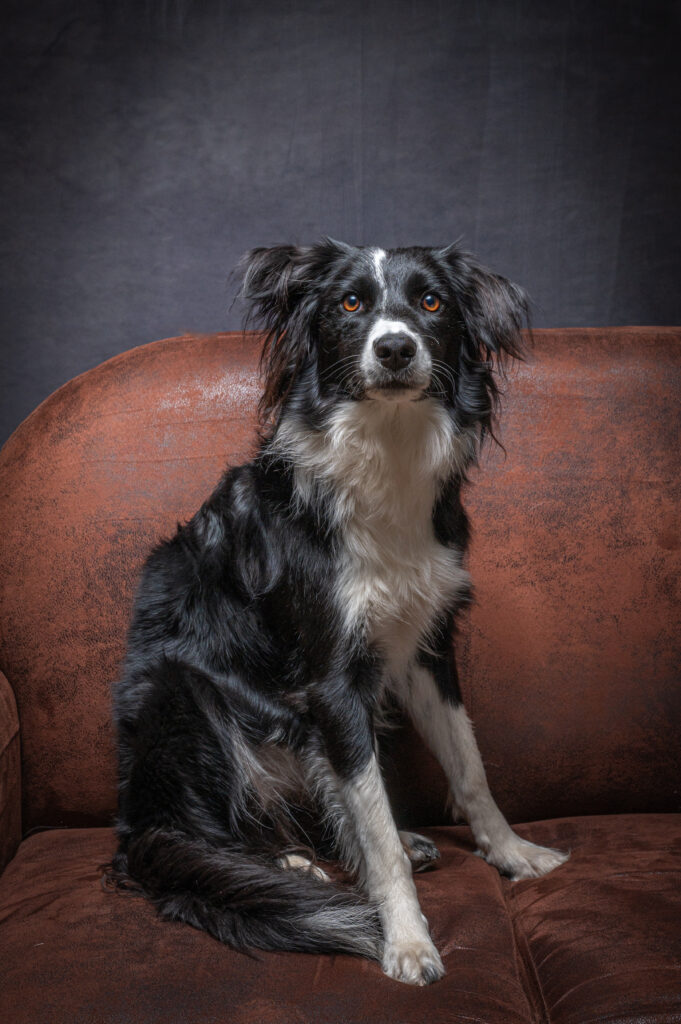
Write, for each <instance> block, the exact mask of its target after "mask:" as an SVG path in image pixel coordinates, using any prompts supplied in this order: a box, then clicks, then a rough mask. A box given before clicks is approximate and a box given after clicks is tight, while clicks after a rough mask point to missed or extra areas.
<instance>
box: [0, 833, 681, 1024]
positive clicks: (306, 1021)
mask: <svg viewBox="0 0 681 1024" xmlns="http://www.w3.org/2000/svg"><path fill="white" fill-rule="evenodd" d="M427 831H428V835H430V836H431V837H432V838H433V839H434V840H435V842H436V843H437V844H438V845H439V847H440V850H441V853H442V859H441V860H440V862H439V863H438V866H437V868H436V869H435V870H432V871H430V872H427V873H424V874H421V875H417V876H416V886H417V889H418V893H419V898H420V901H421V905H422V907H423V910H424V912H425V913H426V915H427V916H428V919H429V921H430V926H431V931H432V934H433V937H434V939H435V941H436V943H437V945H438V947H439V948H440V950H441V952H442V955H443V960H444V963H445V967H446V969H447V974H446V976H445V977H444V978H443V979H442V981H440V982H438V983H437V984H435V985H433V986H430V987H429V988H426V989H419V988H412V987H410V986H405V985H401V984H399V983H397V982H394V981H391V980H390V979H389V978H386V977H385V976H384V975H383V974H382V973H381V971H380V969H379V967H378V966H377V965H376V964H372V963H369V962H367V961H362V960H355V959H352V958H350V957H345V956H338V957H313V956H301V955H298V954H294V953H276V954H275V953H264V954H260V955H259V957H258V958H257V959H255V958H253V959H251V958H248V957H246V956H243V955H241V954H238V953H234V952H233V951H231V950H228V949H226V948H225V947H223V946H221V945H220V944H219V943H218V942H216V941H215V940H213V939H211V938H210V937H209V936H208V935H206V934H204V933H202V932H198V931H195V930H193V929H192V928H190V927H188V926H187V925H182V924H170V923H167V922H162V921H160V920H159V919H158V917H157V916H156V914H155V911H154V910H153V908H152V907H151V906H150V905H149V904H148V903H147V902H146V901H143V900H140V899H135V898H126V897H125V896H120V895H114V894H110V893H106V892H104V891H103V890H102V888H101V886H100V885H99V876H98V871H97V864H99V863H101V862H102V861H103V860H106V858H107V857H108V856H109V855H110V854H111V852H112V850H113V839H112V835H111V832H110V830H109V829H104V828H102V829H82V830H80V829H76V830H71V831H68V830H55V831H49V832H44V833H41V834H38V835H34V836H31V837H30V838H29V839H27V840H25V841H24V843H23V844H22V846H21V848H20V850H19V853H18V854H17V856H16V857H15V858H14V860H13V861H12V863H11V864H10V865H9V867H8V868H7V870H6V871H5V874H4V875H3V877H2V878H1V879H0V962H2V965H3V985H2V986H0V1019H2V1020H7V1021H12V1022H13V1024H36V1022H38V1021H49V1022H50V1024H85V1022H87V1024H91V1022H92V1024H94V1022H96V1024H114V1022H115V1024H121V1022H128V1021H129V1022H138V1021H144V1024H187V1022H190V1021H191V1022H194V1024H217V1022H229V1024H320V1022H321V1024H363V1022H365V1021H371V1022H372V1024H395V1022H399V1024H423V1022H424V1021H429V1022H433V1024H455V1022H456V1024H470V1022H471V1021H476V1022H481V1024H482V1022H484V1024H529V1022H533V1024H540V1022H542V1024H549V1022H550V1024H588V1022H599V1024H600V1022H606V1021H607V1022H609V1024H612V1022H615V1021H616V1022H619V1024H624V1022H631V1024H634V1022H636V1024H640V1022H646V1024H648V1022H653V1021H654V1022H655V1024H672V1022H678V1021H679V1020H681V929H680V928H679V920H681V858H680V857H679V854H680V853H681V815H619V816H605V817H592V818H588V817H584V818H567V819H563V820H556V821H546V822H536V823H534V824H533V825H526V826H521V827H520V831H521V832H522V834H523V835H524V836H526V837H527V838H530V839H533V840H535V841H539V842H542V843H551V844H555V845H560V846H563V847H570V848H571V849H572V858H571V860H570V861H569V862H568V863H567V864H566V865H565V866H563V867H561V868H560V869H559V870H558V871H556V872H554V873H553V874H552V875H548V876H546V877H544V878H541V879H538V880H534V881H526V882H515V883H511V882H508V881H506V880H504V879H501V878H500V877H499V875H498V874H497V872H496V871H495V870H494V869H492V868H490V867H489V866H488V865H487V864H485V863H484V862H483V861H482V860H481V859H480V858H478V857H475V856H474V855H473V853H472V847H471V839H470V835H469V833H468V830H467V829H464V828H452V827H449V828H433V829H429V830H427ZM29 979H30V984H29V983H28V981H29Z"/></svg>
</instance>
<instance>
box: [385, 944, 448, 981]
mask: <svg viewBox="0 0 681 1024" xmlns="http://www.w3.org/2000/svg"><path fill="white" fill-rule="evenodd" d="M383 970H384V971H385V973H386V974H387V975H388V976H389V977H390V978H394V979H395V981H403V982H404V983H405V984H407V985H430V984H432V982H434V981H438V980H439V979H440V978H441V977H442V976H443V974H444V973H445V969H444V966H443V964H442V960H441V959H440V954H439V953H438V951H437V950H436V948H435V946H434V945H433V943H432V942H431V941H430V939H428V938H426V939H412V940H408V939H403V940H401V941H399V942H386V944H385V947H384V949H383Z"/></svg>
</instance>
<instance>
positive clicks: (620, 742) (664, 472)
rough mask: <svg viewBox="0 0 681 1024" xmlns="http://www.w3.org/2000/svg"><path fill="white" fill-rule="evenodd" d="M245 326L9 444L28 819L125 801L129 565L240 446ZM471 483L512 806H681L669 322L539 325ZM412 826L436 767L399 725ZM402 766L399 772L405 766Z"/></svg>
mask: <svg viewBox="0 0 681 1024" xmlns="http://www.w3.org/2000/svg"><path fill="white" fill-rule="evenodd" d="M257 359H258V339H257V337H256V336H253V335H246V336H242V335H240V334H220V335H212V336H198V337H192V336H187V337H183V338H176V339H171V340H168V341H162V342H156V343H154V344H152V345H147V346H144V347H142V348H138V349H134V350H132V351H131V352H127V353H124V354H123V355H120V356H118V357H116V358H114V359H112V360H110V361H109V362H107V363H104V364H103V365H101V366H99V367H97V368H95V369H94V370H91V371H89V372H88V373H85V374H83V375H82V376H80V377H78V378H76V379H75V380H73V381H71V382H70V383H69V384H67V385H65V386H64V387H63V388H61V389H60V390H59V391H57V392H56V393H55V394H54V395H52V397H51V398H49V399H48V400H47V401H46V402H44V403H43V404H42V405H41V406H40V407H39V408H38V409H37V410H36V411H35V412H34V413H33V414H32V415H31V416H30V417H29V418H28V419H27V420H26V421H25V423H23V424H22V425H21V427H20V428H19V429H18V430H17V431H16V433H15V434H14V436H13V437H12V438H11V439H10V441H9V442H8V443H7V445H6V446H5V448H4V449H3V451H2V453H1V455H0V522H1V523H2V528H1V530H0V566H1V571H2V589H1V594H0V629H1V637H2V640H1V646H0V669H2V670H3V671H4V672H5V674H6V675H7V677H8V679H9V680H10V683H11V684H12V686H13V688H14V691H15V694H16V697H17V702H18V706H19V712H20V718H21V739H22V756H23V786H24V827H25V828H26V829H28V828H31V827H34V826H42V825H61V824H66V825H84V824H101V823H108V822H110V821H111V820H112V817H113V815H114V813H115V805H116V793H115V751H114V743H113V734H112V729H111V724H110V688H111V684H112V682H113V680H114V679H115V678H116V676H117V672H118V666H119V663H120V659H121V656H122V653H123V645H124V637H125V632H126V628H127V622H128V618H129V614H130V608H131V602H132V597H133V593H134V589H135V585H136V579H137V576H138V572H139V569H140V567H141V564H142V562H143V560H144V558H145V556H146V554H147V552H148V550H149V548H150V547H151V546H152V545H153V544H154V543H155V542H156V540H157V539H158V538H159V537H161V536H163V535H168V534H169V533H170V532H171V531H173V529H174V527H175V524H176V523H177V522H178V521H182V520H184V519H187V518H188V517H189V516H190V515H191V514H192V513H193V512H194V511H195V509H196V508H197V507H198V506H199V504H200V503H201V502H202V500H203V499H204V498H205V497H206V496H207V495H208V493H209V492H210V490H211V489H212V487H213V486H214V485H215V483H216V482H217V480H218V478H219V476H220V474H221V472H222V470H223V469H224V467H225V466H226V465H227V464H228V463H236V462H240V461H243V460H244V459H246V458H248V457H249V455H250V453H251V452H252V451H253V449H254V437H255V435H254V427H255V415H254V412H255V405H256V402H257V398H258V394H259V382H258V379H257V373H256V368H257ZM506 393H507V394H506V398H505V402H504V412H503V415H502V431H501V436H502V439H503V442H504V445H505V447H506V455H504V454H503V453H502V452H501V450H500V449H497V448H493V447H491V446H490V447H489V448H488V449H487V450H486V452H485V454H484V456H483V458H482V460H481V466H480V469H479V470H476V471H475V473H474V474H473V480H472V482H471V486H470V487H468V488H467V490H466V504H467V507H468V509H469V512H470V515H471V519H472V522H473V531H474V532H473V538H474V539H473V545H472V550H471V556H470V562H471V571H472V574H473V578H474V582H475V586H476V597H477V603H476V604H475V606H474V608H473V610H472V612H471V613H470V614H469V615H467V617H466V618H465V619H464V620H463V622H462V624H461V630H460V635H459V638H458V642H457V643H458V650H459V662H460V667H461V673H460V674H461V677H462V687H463V691H464V695H465V698H466V701H467V706H468V709H469V712H470V714H471V716H472V718H473V720H474V722H475V725H476V731H477V736H478V740H479V743H480V747H481V750H482V753H483V757H484V759H485V762H486V764H487V769H488V775H489V778H490V783H491V786H492V789H493V791H494V792H495V794H496V797H497V799H498V802H499V803H500V805H501V806H502V808H503V809H504V811H505V812H506V813H507V815H508V816H509V818H510V819H511V820H515V821H519V820H531V819H536V818H540V817H557V816H561V815H569V814H579V813H607V812H620V811H645V810H650V811H664V810H679V809H681V795H680V789H681V786H680V783H679V779H680V777H681V773H680V768H681V764H680V761H681V754H680V750H681V745H680V744H679V739H678V734H679V722H680V720H681V686H680V685H679V683H680V681H681V679H680V675H681V628H680V627H681V583H680V580H681V571H680V570H681V548H680V543H681V518H680V516H681V512H680V509H681V503H680V498H681V483H680V481H681V446H680V444H679V440H680V437H681V331H679V330H672V329H643V328H618V329H607V330H606V329H602V330H601V329H599V330H590V331H587V330H577V329H572V330H554V331H538V332H536V338H535V350H534V356H533V357H532V358H531V360H530V361H529V362H527V363H525V364H523V365H521V366H519V367H517V368H516V369H514V370H513V371H512V373H511V375H510V378H509V380H508V382H507V384H506ZM385 763H386V771H387V774H388V777H389V780H390V786H391V790H392V795H393V799H394V801H395V803H396V804H397V806H398V809H399V812H400V815H401V817H402V818H403V820H404V821H405V823H417V822H418V823H421V824H424V823H438V822H441V821H444V820H446V818H445V817H444V815H443V804H444V796H445V791H444V783H443V780H442V777H441V775H440V773H439V771H438V770H437V768H436V767H435V766H434V764H433V762H432V760H431V759H430V757H429V755H427V754H426V753H425V751H423V749H422V748H421V747H420V744H419V743H418V742H417V741H416V739H415V737H414V736H413V734H412V733H411V731H410V730H409V729H405V730H402V731H399V732H398V733H397V734H396V735H394V736H392V737H390V739H389V741H388V743H387V748H386V758H385ZM405 769H406V770H405Z"/></svg>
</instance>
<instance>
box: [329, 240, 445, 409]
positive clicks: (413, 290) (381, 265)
mask: <svg viewBox="0 0 681 1024" xmlns="http://www.w3.org/2000/svg"><path fill="white" fill-rule="evenodd" d="M459 319H460V315H459V313H458V308H457V305H456V299H455V297H454V296H453V295H452V294H451V290H450V288H449V285H448V281H447V275H446V273H445V272H444V270H443V267H442V266H439V265H438V261H437V259H436V257H435V255H434V254H433V253H432V252H429V251H428V250H426V249H411V250H402V251H400V250H398V251H386V250H385V249H358V250H355V252H354V253H352V254H348V256H346V258H345V259H341V260H339V261H338V264H337V266H336V273H335V274H333V273H332V274H331V275H330V278H329V280H328V283H327V286H326V287H325V288H324V289H323V291H322V292H321V294H320V299H319V317H318V330H317V339H318V358H319V365H320V371H321V379H322V381H323V383H324V386H326V387H327V388H328V387H329V386H331V385H332V384H333V385H335V386H336V387H338V388H339V389H340V390H344V391H346V392H347V394H349V395H350V396H352V397H353V398H356V399H363V398H368V399H372V400H379V401H414V400H415V399H418V398H421V397H423V396H424V395H425V394H426V393H427V392H428V390H429V389H430V390H436V391H442V390H443V384H442V376H443V374H445V375H446V374H447V373H449V372H450V371H451V370H452V369H453V368H454V365H453V364H455V363H456V356H457V346H456V344H455V339H456V335H457V322H458V320H459Z"/></svg>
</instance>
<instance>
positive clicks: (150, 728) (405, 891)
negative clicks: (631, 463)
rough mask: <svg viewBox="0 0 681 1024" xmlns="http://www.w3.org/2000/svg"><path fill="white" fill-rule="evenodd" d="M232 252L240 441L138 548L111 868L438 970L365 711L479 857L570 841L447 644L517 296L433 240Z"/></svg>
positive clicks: (279, 929)
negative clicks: (523, 797) (508, 809)
mask: <svg viewBox="0 0 681 1024" xmlns="http://www.w3.org/2000/svg"><path fill="white" fill-rule="evenodd" d="M243 273H244V278H243V288H242V295H243V298H244V299H245V301H246V303H247V304H248V309H249V311H250V313H249V320H248V322H251V323H253V322H256V323H258V324H259V325H260V326H261V327H262V328H263V329H264V332H265V341H264V349H263V353H262V369H263V373H264V381H265V386H264V394H263V396H262V400H261V405H260V412H261V418H262V423H263V430H262V436H261V441H260V444H259V448H258V452H257V455H256V456H255V458H254V459H253V461H252V462H250V463H248V464H247V465H243V466H238V467H235V468H232V469H230V470H229V471H228V472H227V473H226V474H225V476H224V477H223V478H222V480H221V482H220V483H219V484H218V486H217V488H216V490H215V491H214V492H213V494H212V495H211V496H210V497H209V498H208V500H207V501H206V502H205V504H204V505H202V507H201V508H200V509H199V511H198V512H197V513H196V515H195V516H194V517H193V518H192V519H191V520H190V521H189V522H188V523H187V524H186V525H184V526H180V527H178V530H177V532H176V534H175V535H174V536H173V537H172V538H171V539H170V540H167V541H165V542H163V543H161V544H160V545H159V546H158V547H157V548H156V549H155V550H154V551H153V552H152V554H151V556H150V557H149V559H148V561H147V563H146V566H145V569H144V573H143V577H142V582H141V585H140V588H139V592H138V595H137V599H136V604H135V609H134V616H133V621H132V625H131V628H130V633H129V644H128V654H127V659H126V662H125V666H124V672H123V676H122V679H121V681H120V682H119V683H118V685H117V688H116V691H115V719H116V725H117V732H118V743H119V787H120V788H119V818H118V826H117V834H118V839H119V849H118V852H117V854H116V856H115V858H114V860H113V864H112V865H111V866H110V868H111V869H110V874H109V881H110V882H111V883H112V884H113V885H115V886H116V887H118V888H124V889H128V890H131V889H132V890H134V891H139V892H141V893H143V894H144V895H145V896H146V897H147V898H148V899H149V900H151V902H152V903H153V904H155V906H156V907H157V908H158V910H159V912H160V913H161V914H162V916H163V917H165V918H169V919H172V920H178V921H185V922H187V923H188V924H190V925H193V926H194V927H197V928H201V929H203V930H205V931H207V932H209V933H210V934H211V935H213V936H215V937H216V938H217V939H219V940H221V941H222V942H225V943H226V944H227V945H229V946H232V947H234V948H237V949H241V950H249V949H253V948H259V949H266V950H298V951H309V952H314V953H321V952H329V953H332V952H344V953H354V954H359V955H362V956H365V957H370V958H373V959H376V960H378V961H379V962H380V963H381V965H382V968H383V970H384V971H385V973H386V974H388V975H390V977H392V978H396V979H397V980H399V981H403V982H407V983H410V984H414V985H424V984H428V983H430V982H433V981H435V980H437V979H438V978H440V977H441V976H442V975H443V973H444V968H443V965H442V961H441V959H440V956H439V954H438V951H437V949H436V948H435V946H434V944H433V942H432V941H431V938H430V934H429V931H428V924H427V921H426V919H425V918H424V916H423V914H422V913H421V909H420V907H419V903H418V899H417V895H416V888H415V886H414V881H413V879H412V870H413V869H419V868H421V867H424V866H427V865H429V864H430V863H432V861H434V860H435V859H436V858H437V857H438V851H437V849H436V847H435V846H434V845H433V844H432V843H431V842H430V841H429V840H427V839H425V838H423V837H421V836H417V835H414V834H412V833H406V832H399V831H398V830H397V827H396V825H395V822H394V820H393V816H392V814H391V811H390V807H389V804H388V799H387V797H386V792H385V788H384V784H383V780H382V778H381V772H380V769H379V763H378V760H377V739H376V735H377V729H378V728H379V727H380V725H381V723H382V721H383V719H384V713H385V711H386V708H387V707H388V706H389V705H390V704H393V705H395V704H396V705H398V706H399V707H401V708H402V709H403V710H404V711H405V712H406V713H407V714H408V715H410V716H411V718H412V720H413V722H414V724H415V726H416V728H417V729H418V730H419V732H420V733H421V735H422V736H423V738H424V740H425V741H426V743H427V744H428V745H429V747H430V748H431V750H432V751H433V753H434V754H435V756H436V757H437V758H438V759H439V761H440V763H441V765H442V767H443V769H444V771H445V773H446V776H447V779H448V782H449V787H450V790H451V797H452V804H453V808H454V813H455V815H456V817H461V818H463V819H465V820H466V821H468V822H469V823H470V826H471V829H472V831H473V835H474V837H475V841H476V843H477V845H478V847H479V852H480V854H481V855H482V856H483V857H484V858H485V859H486V860H487V861H488V862H489V863H490V864H492V865H494V866H495V867H496V868H497V869H498V870H499V871H500V872H502V873H504V874H505V875H508V876H510V877H511V878H512V879H518V878H531V877H535V876H538V875H541V874H543V873H545V872H547V871H551V870H552V869H553V868H555V867H557V866H558V865H559V864H561V863H562V862H563V861H564V860H565V859H566V857H567V854H564V853H561V852H559V851H557V850H551V849H545V848H543V847H540V846H535V845H533V844H532V843H530V842H527V841H525V840H523V839H521V838H519V837H518V836H517V835H515V833H514V832H513V831H512V830H511V828H510V827H509V825H508V824H507V822H506V820H505V819H504V817H503V815H502V814H501V812H500V811H499V809H498V808H497V806H496V804H495V803H494V800H493V799H492V796H491V795H490V791H489V789H488V786H487V781H486V779H485V772H484V768H483V765H482V761H481V758H480V754H479V752H478V748H477V745H476V742H475V739H474V736H473V732H472V729H471V725H470V722H469V720H468V718H467V716H466V712H465V710H464V708H463V705H462V703H461V694H460V691H459V686H458V682H457V674H456V666H455V660H454V652H453V646H452V645H453V641H452V636H453V628H454V621H455V616H456V613H457V610H458V609H459V608H460V607H461V606H462V605H463V604H465V603H466V602H467V601H468V600H469V599H470V594H471V586H470V579H469V575H468V573H467V571H466V569H465V567H464V555H465V552H466V546H467V541H468V523H467V519H466V514H465V512H464V509H463V507H462V504H461V486H462V481H463V480H464V479H465V476H466V471H467V469H468V468H469V467H470V465H471V464H472V462H473V461H474V460H475V458H476V454H477V451H478V449H479V446H480V443H481V441H482V440H483V438H484V437H485V435H487V434H490V433H491V431H492V429H493V425H494V414H495V411H496V405H497V398H498V389H497V384H496V376H497V374H498V371H499V368H500V364H501V361H502V360H503V358H504V357H505V356H509V357H520V356H521V355H522V351H521V349H522V342H521V333H520V331H521V326H522V325H523V324H524V323H525V319H526V313H527V303H526V299H525V296H524V293H523V292H522V291H521V289H520V288H518V287H516V285H514V284H512V283H511V282H509V281H507V280H505V279H504V278H502V277H499V276H497V275H495V274H492V273H490V272H489V271H488V270H486V269H485V268H484V267H482V266H481V265H480V264H479V263H478V262H477V261H476V260H475V259H474V258H473V257H472V256H470V255H469V254H467V253H465V252H463V251H461V250H460V249H459V248H458V247H457V246H456V245H454V246H450V247H448V248H445V249H427V248H407V249H390V250H383V249H376V248H368V247H353V246H350V245H345V244H342V243H339V242H335V241H332V240H330V239H325V240H323V241H322V242H320V243H318V244H316V245H312V246H307V247H295V246H288V245H282V246H276V247H274V248H269V249H254V250H253V251H252V252H250V253H249V254H247V256H246V257H245V258H244V261H243ZM318 854H321V855H323V856H325V857H331V858H334V859H336V860H338V861H339V862H340V863H341V864H342V865H343V866H344V868H345V869H347V870H349V871H350V872H352V873H353V877H354V878H355V879H356V884H355V885H352V886H351V885H341V884H337V883H336V882H334V881H332V880H331V879H330V878H329V876H328V875H327V874H326V873H325V872H324V871H323V870H322V869H321V868H320V867H319V866H318V864H317V860H316V857H317V855H318Z"/></svg>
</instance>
